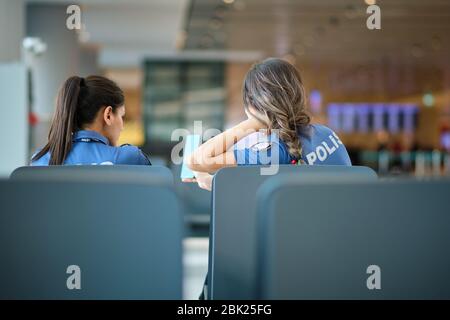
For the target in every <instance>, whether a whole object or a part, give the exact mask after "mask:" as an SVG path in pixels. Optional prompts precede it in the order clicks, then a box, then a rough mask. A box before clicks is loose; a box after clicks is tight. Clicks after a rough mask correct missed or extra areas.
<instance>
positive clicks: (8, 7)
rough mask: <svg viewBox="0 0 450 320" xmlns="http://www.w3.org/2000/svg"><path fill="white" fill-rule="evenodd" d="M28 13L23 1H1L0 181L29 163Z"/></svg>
mask: <svg viewBox="0 0 450 320" xmlns="http://www.w3.org/2000/svg"><path fill="white" fill-rule="evenodd" d="M24 11H25V9H24V2H23V0H14V1H10V0H0V110H1V113H2V115H1V117H0V150H2V155H1V156H0V178H4V177H7V176H8V175H9V174H10V173H11V172H12V171H13V170H14V169H15V168H16V167H19V166H22V165H25V164H26V163H27V161H28V159H27V158H28V118H27V114H28V112H27V111H28V109H27V82H26V69H25V65H24V63H23V61H22V59H21V47H22V39H23V36H24V29H25V20H24V14H25V13H24Z"/></svg>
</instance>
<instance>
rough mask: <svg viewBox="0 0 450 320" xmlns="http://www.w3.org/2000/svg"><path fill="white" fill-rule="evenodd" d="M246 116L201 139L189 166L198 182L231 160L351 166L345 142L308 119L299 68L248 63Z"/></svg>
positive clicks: (280, 62) (279, 62) (206, 180)
mask: <svg viewBox="0 0 450 320" xmlns="http://www.w3.org/2000/svg"><path fill="white" fill-rule="evenodd" d="M243 98H244V99H243V100H244V101H243V102H244V109H245V112H246V114H247V117H248V119H247V120H245V121H243V122H241V123H239V124H238V125H236V126H234V127H232V128H230V129H228V130H226V131H225V132H223V133H221V134H219V135H217V136H215V137H214V138H212V139H210V140H208V141H206V142H205V143H204V144H202V145H201V146H200V147H198V149H196V150H195V151H194V152H193V153H192V155H191V157H190V159H189V162H188V166H189V167H190V168H191V169H192V170H193V171H194V172H195V173H196V180H197V182H198V183H199V185H200V187H202V188H205V189H210V187H211V176H210V173H213V172H215V171H217V170H219V169H220V168H222V167H229V166H236V165H276V164H309V165H320V164H322V165H351V161H350V158H349V156H348V153H347V150H346V148H345V146H344V145H343V144H342V141H341V140H340V139H339V138H338V136H337V135H336V134H335V133H334V132H333V131H332V130H331V129H329V128H328V127H326V126H323V125H318V124H311V118H310V116H309V115H308V113H307V111H306V94H305V89H304V86H303V82H302V79H301V77H300V74H299V72H298V71H297V70H296V69H295V67H294V66H293V65H291V64H290V63H288V62H286V61H284V60H281V59H276V58H270V59H266V60H264V61H262V62H260V63H257V64H255V65H253V66H252V68H251V69H250V70H249V71H248V73H247V75H246V77H245V80H244V86H243Z"/></svg>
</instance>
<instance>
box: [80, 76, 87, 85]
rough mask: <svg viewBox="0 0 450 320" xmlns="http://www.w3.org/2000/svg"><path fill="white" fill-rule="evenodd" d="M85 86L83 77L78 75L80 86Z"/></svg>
mask: <svg viewBox="0 0 450 320" xmlns="http://www.w3.org/2000/svg"><path fill="white" fill-rule="evenodd" d="M85 86H86V81H85V80H84V78H83V77H80V87H85Z"/></svg>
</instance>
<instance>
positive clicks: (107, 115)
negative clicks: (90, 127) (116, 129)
mask: <svg viewBox="0 0 450 320" xmlns="http://www.w3.org/2000/svg"><path fill="white" fill-rule="evenodd" d="M112 117H113V108H112V107H111V106H107V107H106V108H105V110H104V111H103V120H104V121H105V123H106V124H107V125H108V126H110V125H111V124H112V123H113V119H112Z"/></svg>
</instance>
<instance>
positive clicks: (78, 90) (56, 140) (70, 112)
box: [32, 76, 124, 165]
mask: <svg viewBox="0 0 450 320" xmlns="http://www.w3.org/2000/svg"><path fill="white" fill-rule="evenodd" d="M123 104H124V96H123V92H122V90H121V89H120V88H119V87H118V86H117V85H116V84H115V83H114V82H113V81H111V80H109V79H106V78H104V77H100V76H90V77H87V78H86V79H83V78H80V77H77V76H74V77H70V78H69V79H67V80H66V81H65V82H64V84H63V86H62V87H61V89H60V90H59V92H58V96H57V99H56V111H55V114H54V116H53V120H52V124H51V126H50V131H49V134H48V142H47V144H46V145H45V146H44V148H42V149H41V150H40V151H39V152H38V153H37V154H36V155H35V156H34V157H33V159H32V161H36V160H38V159H40V158H41V157H43V156H44V155H45V154H46V153H47V152H50V160H49V163H48V164H49V165H61V164H63V163H64V161H65V159H66V157H67V155H68V154H69V152H70V149H71V148H72V133H73V132H74V131H77V130H80V129H83V127H84V126H85V125H86V124H89V123H92V122H93V121H94V119H95V117H96V115H97V113H98V111H99V110H100V109H101V108H102V107H106V106H111V107H112V108H113V111H114V112H115V111H116V109H117V108H118V107H120V106H122V105H123Z"/></svg>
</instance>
